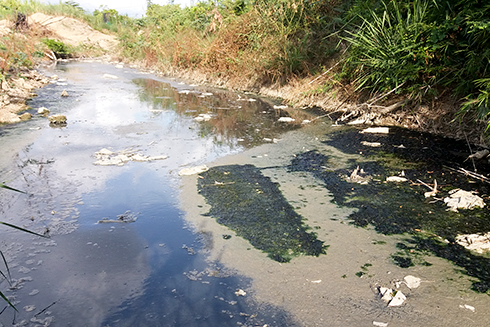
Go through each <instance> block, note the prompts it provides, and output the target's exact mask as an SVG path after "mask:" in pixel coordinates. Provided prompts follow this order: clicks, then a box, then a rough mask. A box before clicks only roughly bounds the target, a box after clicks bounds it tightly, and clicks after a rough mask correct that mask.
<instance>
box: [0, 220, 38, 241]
mask: <svg viewBox="0 0 490 327" xmlns="http://www.w3.org/2000/svg"><path fill="white" fill-rule="evenodd" d="M0 224H3V225H6V226H9V227H12V228H15V229H18V230H21V231H23V232H26V233H30V234H33V235H36V236H41V237H46V238H48V236H46V235H41V234H38V233H36V232H31V231H30V230H27V229H25V228H22V227H19V226H15V225H12V224H9V223H6V222H4V221H0Z"/></svg>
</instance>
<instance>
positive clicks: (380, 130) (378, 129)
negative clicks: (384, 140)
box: [361, 127, 390, 134]
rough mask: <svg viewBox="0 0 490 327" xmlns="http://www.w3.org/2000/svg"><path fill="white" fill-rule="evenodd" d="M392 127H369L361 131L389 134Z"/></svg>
mask: <svg viewBox="0 0 490 327" xmlns="http://www.w3.org/2000/svg"><path fill="white" fill-rule="evenodd" d="M389 132H390V129H389V128H388V127H369V128H366V129H364V130H362V131H361V133H362V134H364V133H370V134H388V133H389Z"/></svg>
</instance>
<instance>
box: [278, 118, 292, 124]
mask: <svg viewBox="0 0 490 327" xmlns="http://www.w3.org/2000/svg"><path fill="white" fill-rule="evenodd" d="M277 121H278V122H281V123H293V122H294V121H295V119H294V118H291V117H280V118H279V119H278V120H277Z"/></svg>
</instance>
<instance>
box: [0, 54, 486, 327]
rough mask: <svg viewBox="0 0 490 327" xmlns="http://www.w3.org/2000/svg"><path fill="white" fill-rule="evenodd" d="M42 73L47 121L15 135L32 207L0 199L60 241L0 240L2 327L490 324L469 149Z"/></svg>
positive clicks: (5, 133)
mask: <svg viewBox="0 0 490 327" xmlns="http://www.w3.org/2000/svg"><path fill="white" fill-rule="evenodd" d="M45 74H46V75H47V76H51V78H52V83H51V84H50V85H48V86H46V87H45V88H43V89H41V90H38V92H37V93H38V96H37V97H36V98H34V99H33V100H31V102H30V103H29V104H30V106H31V107H32V108H33V109H32V110H31V112H32V113H33V115H34V118H33V119H32V120H30V121H28V122H25V123H22V124H18V125H13V126H4V127H2V128H1V130H0V142H1V146H2V149H4V156H3V157H2V159H1V161H0V163H1V166H0V167H1V172H2V180H4V181H6V182H7V184H8V185H9V186H11V187H14V188H16V189H19V190H22V191H25V192H26V193H25V194H24V193H17V192H14V191H9V190H6V189H2V191H1V192H0V202H1V209H0V210H1V212H2V221H6V222H9V223H12V224H15V225H17V226H21V227H22V228H26V229H28V230H32V231H34V232H37V233H39V234H43V235H46V236H47V237H40V236H35V235H32V234H28V233H25V232H22V231H19V230H14V229H11V228H8V227H7V226H3V228H2V242H1V251H2V252H3V254H4V255H5V258H6V261H7V263H8V269H7V268H6V267H3V268H2V269H1V270H2V272H4V273H6V277H7V278H4V280H3V282H2V284H1V286H2V289H1V290H2V292H3V293H4V294H5V295H6V296H7V297H8V299H9V300H10V301H11V302H12V303H13V304H14V305H15V306H16V308H17V309H18V311H15V310H13V309H12V308H10V307H8V306H7V305H5V309H4V310H3V311H2V313H1V315H0V322H1V324H2V325H5V326H8V325H15V326H266V325H267V326H373V325H374V326H486V325H487V322H488V321H490V313H489V312H488V310H486V308H487V307H488V305H489V304H490V297H489V296H488V294H489V293H488V289H489V288H490V273H489V271H490V259H489V258H490V256H488V255H487V254H486V253H485V252H483V253H477V252H475V251H470V250H468V249H466V248H465V247H464V246H465V245H466V246H468V244H465V243H464V240H463V241H461V238H459V239H458V235H465V236H464V237H463V238H466V239H467V240H468V239H470V240H473V241H471V243H475V242H476V241H475V239H472V238H471V236H469V235H470V234H474V233H486V232H489V230H490V224H489V223H490V221H489V220H490V218H489V216H490V215H489V214H488V208H487V206H484V207H483V208H480V207H476V208H473V209H471V210H469V209H453V210H448V209H451V207H449V206H448V204H451V203H454V201H453V200H454V199H455V198H454V197H453V198H451V194H455V193H454V192H453V190H456V189H462V190H466V191H469V192H473V193H471V194H473V195H475V196H477V199H479V200H481V201H484V202H488V183H486V182H485V181H480V180H478V178H477V177H479V175H477V176H473V177H471V176H469V175H468V172H472V171H475V169H476V170H477V171H478V172H479V173H480V174H483V175H487V173H486V172H487V170H488V168H487V167H486V165H487V164H488V163H487V162H486V161H481V160H480V161H477V160H467V157H468V155H469V154H470V150H469V149H468V146H467V145H466V144H465V143H461V142H456V141H453V140H449V139H442V138H437V137H435V136H432V135H427V134H421V133H415V132H409V131H406V130H403V129H398V128H390V129H389V131H387V130H378V131H375V133H362V128H358V127H352V126H335V125H334V124H333V123H332V121H330V120H328V119H326V118H325V119H323V118H318V115H317V113H315V112H313V111H311V112H310V111H307V110H299V109H295V110H292V109H291V108H285V107H284V106H280V105H279V103H277V102H275V101H273V100H270V99H264V98H260V97H257V96H255V95H253V94H244V93H232V92H228V91H225V90H220V89H212V88H207V87H203V86H193V85H186V84H183V83H179V82H178V81H176V80H169V79H163V78H160V77H157V76H155V75H153V74H149V73H143V72H139V71H137V70H135V69H130V68H127V67H122V66H120V65H115V66H114V65H108V64H104V63H100V62H65V63H59V64H58V65H56V66H55V67H53V68H51V69H46V70H45ZM54 75H56V76H54ZM64 90H65V91H66V93H67V95H68V96H63V97H62V96H60V95H61V94H62V92H63V91H64ZM40 107H46V108H48V109H49V110H50V111H51V114H61V115H65V116H66V117H67V123H66V124H51V125H50V124H49V122H48V119H47V118H46V117H43V116H41V115H38V114H37V109H38V108H40ZM385 132H388V133H385ZM474 150H475V151H476V150H477V149H474ZM463 169H464V170H463ZM436 183H437V186H436V187H434V184H436ZM425 194H427V197H426V196H425ZM445 199H449V200H445ZM451 199H453V200H451ZM457 200H458V201H460V202H461V199H459V198H458V199H457ZM475 201H476V200H475ZM475 201H474V202H475ZM475 203H479V202H478V201H476V202H475ZM467 243H470V242H467ZM483 243H485V242H483ZM9 276H10V277H9Z"/></svg>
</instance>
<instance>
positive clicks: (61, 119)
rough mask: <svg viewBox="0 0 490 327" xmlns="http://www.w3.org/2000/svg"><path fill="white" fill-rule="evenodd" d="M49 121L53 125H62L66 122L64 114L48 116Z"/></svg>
mask: <svg viewBox="0 0 490 327" xmlns="http://www.w3.org/2000/svg"><path fill="white" fill-rule="evenodd" d="M48 120H49V123H51V124H54V125H64V124H66V116H65V115H52V116H49V117H48Z"/></svg>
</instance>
